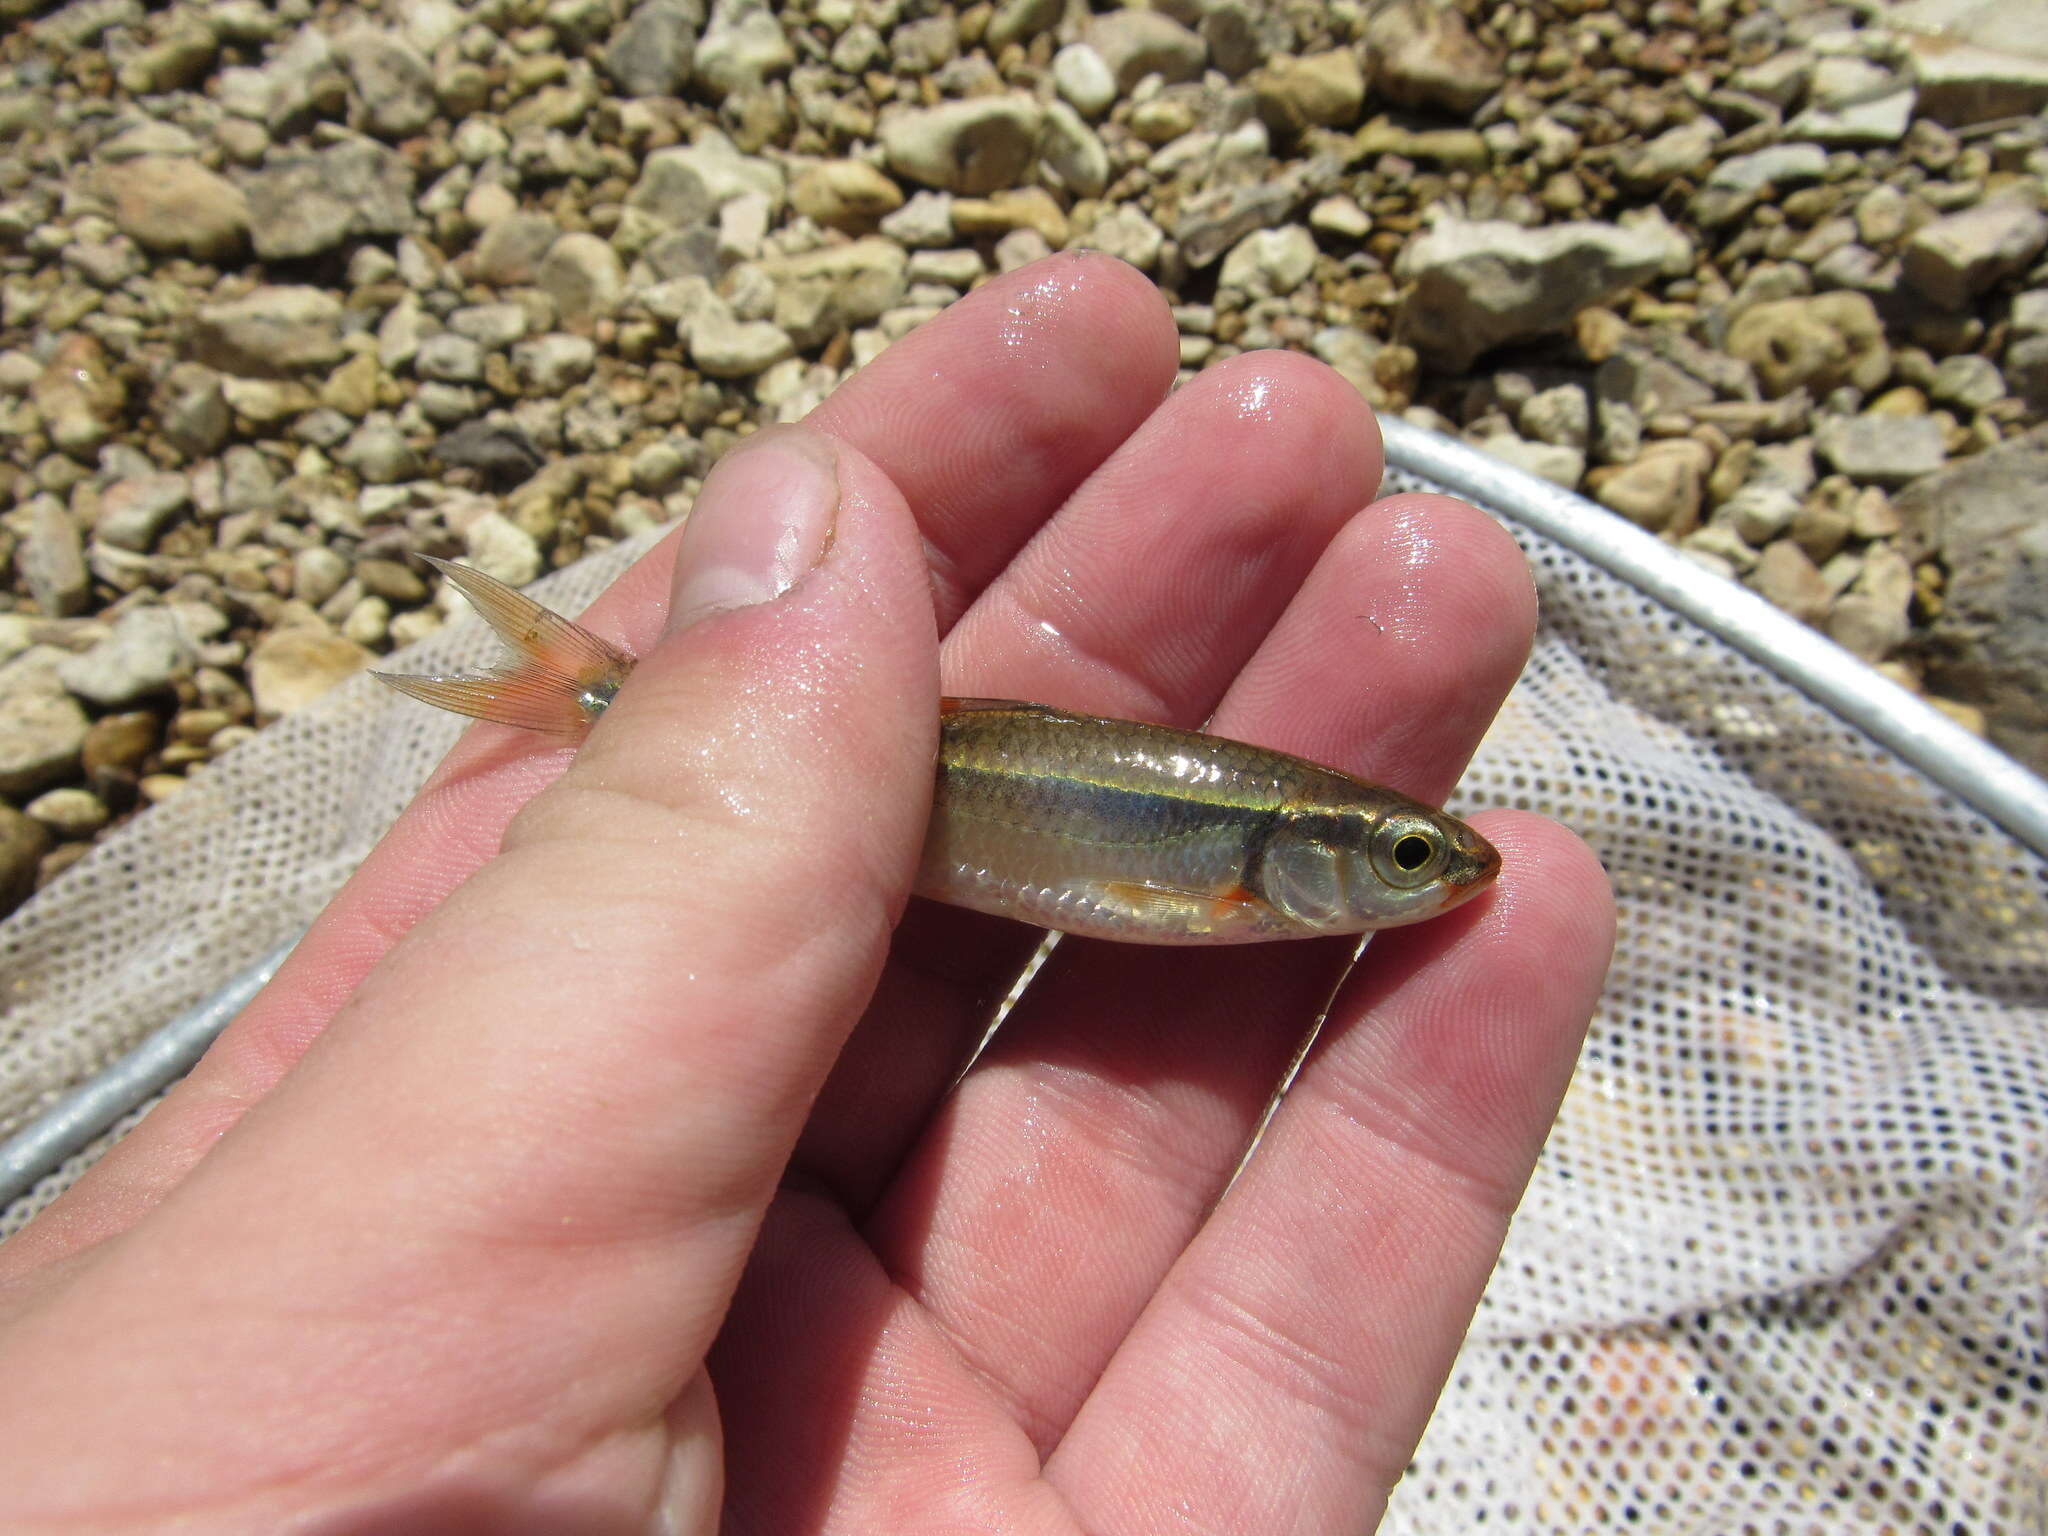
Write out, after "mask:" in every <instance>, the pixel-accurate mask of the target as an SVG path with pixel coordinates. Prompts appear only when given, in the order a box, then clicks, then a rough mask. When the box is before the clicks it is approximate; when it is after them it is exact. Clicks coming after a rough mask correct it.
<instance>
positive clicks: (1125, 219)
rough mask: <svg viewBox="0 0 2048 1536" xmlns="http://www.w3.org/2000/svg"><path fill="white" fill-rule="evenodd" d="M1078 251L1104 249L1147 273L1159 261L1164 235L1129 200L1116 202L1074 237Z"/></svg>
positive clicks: (1143, 212)
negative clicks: (1078, 235) (1079, 234)
mask: <svg viewBox="0 0 2048 1536" xmlns="http://www.w3.org/2000/svg"><path fill="white" fill-rule="evenodd" d="M1073 243H1074V246H1075V248H1076V249H1079V250H1094V251H1106V252H1107V253H1108V254H1110V255H1111V256H1114V257H1116V259H1117V260H1119V261H1127V262H1129V263H1130V264H1131V265H1132V266H1134V267H1136V268H1137V269H1138V270H1139V271H1141V272H1149V271H1151V270H1152V267H1153V265H1154V264H1155V263H1156V262H1157V261H1158V260H1159V252H1160V250H1161V248H1162V247H1163V246H1164V245H1165V244H1166V236H1165V234H1164V233H1163V232H1162V231H1161V230H1160V228H1159V226H1158V225H1157V224H1154V223H1153V222H1152V221H1151V220H1150V219H1148V218H1146V217H1145V211H1144V210H1143V209H1142V208H1139V207H1137V206H1136V205H1135V204H1132V203H1119V204H1117V205H1115V206H1114V207H1112V208H1110V209H1109V210H1108V211H1107V212H1105V213H1104V214H1102V215H1101V216H1100V217H1099V218H1097V219H1096V221H1095V222H1094V224H1092V225H1091V226H1090V227H1089V229H1088V233H1087V234H1085V235H1082V236H1081V237H1080V238H1078V239H1076V240H1075V241H1074V242H1073Z"/></svg>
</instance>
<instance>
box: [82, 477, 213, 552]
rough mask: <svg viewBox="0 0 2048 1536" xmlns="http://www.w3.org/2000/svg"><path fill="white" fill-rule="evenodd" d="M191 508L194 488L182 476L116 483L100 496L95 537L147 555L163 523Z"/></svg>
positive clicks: (145, 478)
mask: <svg viewBox="0 0 2048 1536" xmlns="http://www.w3.org/2000/svg"><path fill="white" fill-rule="evenodd" d="M191 505H192V487H191V484H190V483H189V482H188V481H187V480H186V479H185V477H184V476H183V475H144V476H141V477H139V478H137V479H133V480H116V481H115V482H114V483H113V484H112V485H110V486H108V487H107V488H106V490H104V491H102V492H101V493H100V515H99V517H98V519H97V520H96V521H95V522H94V523H93V528H92V535H93V538H94V539H95V540H96V541H98V542H99V543H101V544H111V545H113V546H114V548H116V549H132V550H134V551H136V552H137V553H139V554H147V553H148V552H149V551H150V550H151V549H152V548H154V547H155V545H156V540H157V535H158V534H159V533H161V532H162V531H163V527H164V524H166V523H168V522H169V521H170V520H171V519H172V518H173V517H176V516H177V515H178V514H179V513H180V512H182V511H184V510H185V509H186V508H187V507H189V506H191Z"/></svg>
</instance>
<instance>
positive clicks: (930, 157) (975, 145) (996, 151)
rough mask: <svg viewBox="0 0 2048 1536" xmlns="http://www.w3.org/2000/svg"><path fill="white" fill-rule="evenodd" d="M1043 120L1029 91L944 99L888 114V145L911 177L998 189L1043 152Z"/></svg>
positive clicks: (961, 187)
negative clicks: (1025, 93) (1039, 145)
mask: <svg viewBox="0 0 2048 1536" xmlns="http://www.w3.org/2000/svg"><path fill="white" fill-rule="evenodd" d="M1121 14H1124V15H1129V16H1140V15H1144V16H1150V15H1151V14H1152V13H1150V12H1136V11H1131V12H1123V13H1121ZM1157 19H1158V20H1161V21H1165V19H1166V18H1164V17H1159V18H1157ZM1167 24H1168V25H1169V26H1171V25H1173V23H1171V22H1168V23H1167ZM1043 123H1044V112H1043V109H1042V108H1040V106H1039V105H1038V103H1037V102H1035V101H1033V100H1032V99H1031V98H1030V97H1028V96H983V97H977V98H974V99H971V100H968V101H950V102H944V103H941V104H940V105H938V106H935V107H920V108H913V109H910V110H907V111H903V112H899V113H897V114H895V115H893V116H890V117H886V118H884V119H883V120H882V128H881V137H882V150H883V153H885V154H886V155H887V156H888V159H889V169H890V170H892V171H894V172H895V173H896V174H897V175H898V176H903V177H907V178H908V179H910V180H911V181H915V182H920V183H922V184H923V185H925V186H928V187H939V188H942V189H944V190H946V191H949V192H965V193H980V192H994V191H998V190H1000V189H1002V188H1004V187H1013V186H1015V185H1017V184H1018V183H1019V182H1021V181H1022V180H1023V179H1024V175H1025V172H1026V171H1028V170H1029V169H1030V167H1031V164H1032V162H1033V161H1034V160H1035V159H1036V158H1037V155H1038V136H1039V131H1040V129H1041V127H1042V126H1043Z"/></svg>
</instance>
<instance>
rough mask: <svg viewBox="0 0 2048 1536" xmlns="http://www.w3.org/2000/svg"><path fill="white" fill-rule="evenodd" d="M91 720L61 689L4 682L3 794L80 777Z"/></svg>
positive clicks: (0, 692)
mask: <svg viewBox="0 0 2048 1536" xmlns="http://www.w3.org/2000/svg"><path fill="white" fill-rule="evenodd" d="M6 675H7V674H6V672H5V671H0V684H4V682H5V679H6ZM91 724H92V722H91V721H90V720H88V719H87V718H86V714H85V711H84V710H82V709H80V708H79V707H78V702H77V701H76V700H75V699H73V698H71V697H70V696H69V695H68V694H65V693H63V692H61V691H57V690H54V689H47V688H8V687H5V686H0V795H8V796H11V797H13V798H14V799H17V800H18V799H22V798H24V797H26V796H28V795H32V794H34V793H35V792H36V791H37V790H39V789H42V788H44V787H45V786H46V785H50V784H56V783H60V782H62V781H63V780H65V779H68V778H72V777H75V776H76V775H77V773H78V755H79V752H80V750H81V749H82V748H83V747H84V746H85V733H86V731H87V730H88V729H90V727H91Z"/></svg>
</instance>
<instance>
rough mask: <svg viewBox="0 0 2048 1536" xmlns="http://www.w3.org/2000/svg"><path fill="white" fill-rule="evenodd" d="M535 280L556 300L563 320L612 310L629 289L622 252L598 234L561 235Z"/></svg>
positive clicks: (556, 310)
mask: <svg viewBox="0 0 2048 1536" xmlns="http://www.w3.org/2000/svg"><path fill="white" fill-rule="evenodd" d="M534 281H535V282H536V283H537V284H539V286H540V288H541V290H542V291H543V292H545V293H546V294H547V296H548V297H549V298H551V299H553V300H554V301H555V312H556V313H557V314H558V315H560V316H561V317H562V318H563V319H564V320H570V321H574V320H590V319H596V318H599V317H602V316H605V315H609V314H611V313H612V312H613V311H614V310H616V309H617V308H618V307H619V301H620V300H621V299H623V298H624V297H625V293H626V268H625V264H624V263H622V262H621V261H620V260H619V253H618V252H617V251H615V250H613V249H612V248H611V246H609V245H607V244H606V243H605V242H604V241H603V240H601V239H599V238H598V237H597V236H596V235H590V234H583V233H580V232H579V233H576V234H568V235H564V236H562V238H561V239H559V240H557V241H556V242H555V243H554V244H553V245H552V246H551V247H549V249H548V253H547V255H546V256H545V257H543V258H542V260H541V264H540V267H539V269H538V270H537V271H536V272H535V273H534Z"/></svg>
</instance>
